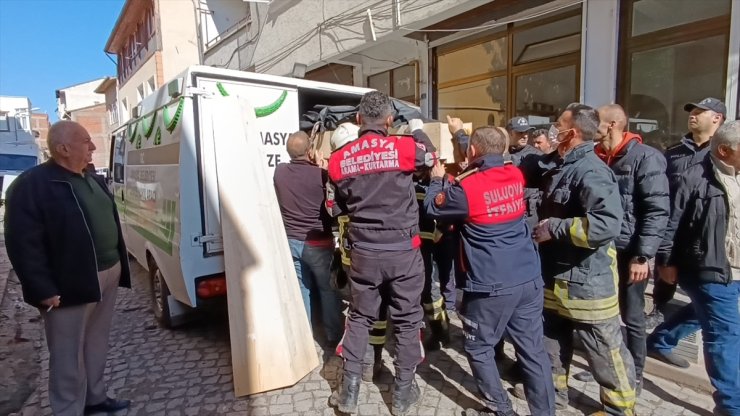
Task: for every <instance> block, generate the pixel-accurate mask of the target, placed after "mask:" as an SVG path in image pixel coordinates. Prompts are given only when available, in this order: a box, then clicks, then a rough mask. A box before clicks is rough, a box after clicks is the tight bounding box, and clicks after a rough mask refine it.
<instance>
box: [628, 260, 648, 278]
mask: <svg viewBox="0 0 740 416" xmlns="http://www.w3.org/2000/svg"><path fill="white" fill-rule="evenodd" d="M629 273H630V274H629V276H630V277H629V280H627V284H632V283H640V282H642V281H643V280H645V279H647V278H648V276H650V264H648V262H645V263H640V262H639V261H637V257H632V260H630V265H629Z"/></svg>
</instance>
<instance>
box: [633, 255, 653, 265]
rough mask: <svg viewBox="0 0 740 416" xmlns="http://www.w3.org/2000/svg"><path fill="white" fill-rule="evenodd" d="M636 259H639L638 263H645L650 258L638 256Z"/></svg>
mask: <svg viewBox="0 0 740 416" xmlns="http://www.w3.org/2000/svg"><path fill="white" fill-rule="evenodd" d="M635 260H637V263H638V264H645V263H647V262H648V260H650V259H648V258H647V256H637V257H635Z"/></svg>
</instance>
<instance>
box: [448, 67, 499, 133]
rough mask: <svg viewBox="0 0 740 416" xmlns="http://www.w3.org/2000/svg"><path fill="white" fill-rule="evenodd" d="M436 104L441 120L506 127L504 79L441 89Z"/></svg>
mask: <svg viewBox="0 0 740 416" xmlns="http://www.w3.org/2000/svg"><path fill="white" fill-rule="evenodd" d="M437 102H438V108H439V110H438V114H437V118H439V119H440V120H445V119H446V116H448V115H449V116H451V117H452V116H454V117H459V118H461V119H463V120H465V121H466V122H472V123H473V125H474V126H486V125H491V126H501V125H503V124H505V123H506V120H504V118H506V105H505V103H506V77H505V76H501V77H495V78H490V79H484V80H481V81H475V82H469V83H465V84H461V85H456V86H452V87H447V88H440V89H439V92H438V93H437Z"/></svg>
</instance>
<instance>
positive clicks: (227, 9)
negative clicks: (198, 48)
mask: <svg viewBox="0 0 740 416" xmlns="http://www.w3.org/2000/svg"><path fill="white" fill-rule="evenodd" d="M198 8H199V9H200V10H198V11H197V13H198V14H199V17H200V36H201V41H202V42H203V49H204V50H205V48H206V45H208V43H209V42H211V41H214V42H217V41H218V40H217V39H218V38H219V37H222V36H223V34H224V33H225V32H226V31H227V30H229V29H232V28H233V27H234V25H236V24H237V23H238V22H239V21H241V20H243V19H244V18H246V17H247V15H248V14H249V13H248V10H249V3H248V2H244V1H234V0H199V4H198Z"/></svg>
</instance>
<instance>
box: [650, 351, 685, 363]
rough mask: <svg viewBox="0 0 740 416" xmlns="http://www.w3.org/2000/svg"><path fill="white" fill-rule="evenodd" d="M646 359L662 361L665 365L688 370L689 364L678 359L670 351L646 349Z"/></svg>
mask: <svg viewBox="0 0 740 416" xmlns="http://www.w3.org/2000/svg"><path fill="white" fill-rule="evenodd" d="M647 355H648V357H651V358H655V359H656V360H658V361H662V362H664V363H666V364H670V365H672V366H675V367H679V368H689V366H690V365H691V364H689V362H688V361H686V360H685V359H683V358H681V357H679V356H678V355H676V354H674V353H673V352H671V351H668V352H663V351H659V350H653V349H648V352H647Z"/></svg>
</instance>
